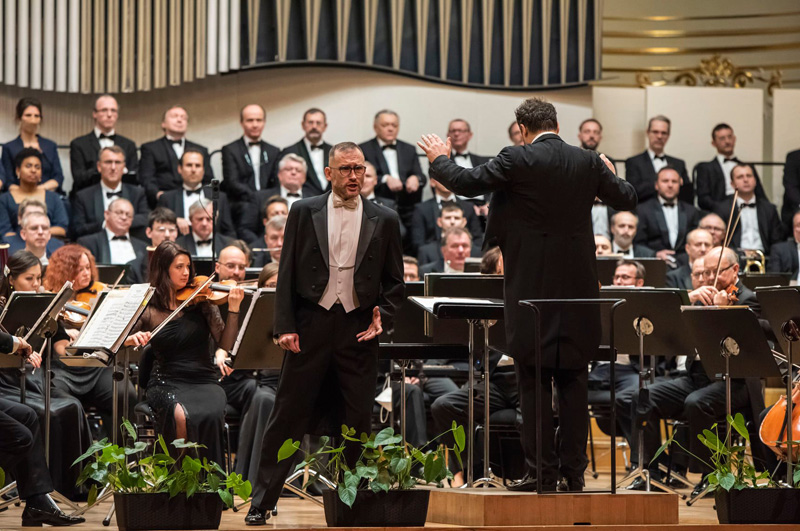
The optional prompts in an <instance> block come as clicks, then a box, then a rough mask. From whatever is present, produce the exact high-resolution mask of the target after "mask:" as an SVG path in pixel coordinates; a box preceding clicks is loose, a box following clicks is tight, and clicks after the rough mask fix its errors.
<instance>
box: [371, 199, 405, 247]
mask: <svg viewBox="0 0 800 531" xmlns="http://www.w3.org/2000/svg"><path fill="white" fill-rule="evenodd" d="M366 201H372V202H373V203H375V204H376V205H380V206H382V207H386V208H388V209H389V210H393V211H394V212H395V213H397V201H395V200H394V199H389V198H388V197H378V196H376V195H373V197H372V199H367V200H366ZM407 233H408V230H407V229H406V226H405V225H404V224H402V223H401V224H400V238H401V239H402V240H403V241H405V240H406V234H407Z"/></svg>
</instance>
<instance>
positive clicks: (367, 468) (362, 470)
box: [356, 462, 378, 479]
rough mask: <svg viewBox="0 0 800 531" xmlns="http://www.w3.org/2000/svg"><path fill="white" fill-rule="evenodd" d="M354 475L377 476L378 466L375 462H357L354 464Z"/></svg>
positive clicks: (373, 477)
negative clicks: (368, 463) (369, 463)
mask: <svg viewBox="0 0 800 531" xmlns="http://www.w3.org/2000/svg"><path fill="white" fill-rule="evenodd" d="M356 475H358V477H360V478H364V479H375V478H376V477H378V467H377V466H375V464H372V465H365V464H363V463H361V462H359V463H357V464H356Z"/></svg>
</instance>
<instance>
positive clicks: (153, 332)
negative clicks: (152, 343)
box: [150, 273, 217, 339]
mask: <svg viewBox="0 0 800 531" xmlns="http://www.w3.org/2000/svg"><path fill="white" fill-rule="evenodd" d="M215 276H217V274H216V273H211V276H210V277H208V280H206V281H205V282H203V284H202V285H201V286H199V287H198V288H197V289H195V290H194V291H193V292H192V294H191V295H189V297H187V298H186V300H185V301H183V302H182V303H180V305H178V307H177V308H175V309H174V310H173V311H172V313H171V314H169V315H168V316H167V318H166V319H164V320H163V321H162V322H161V324H160V325H158V326H157V327H156V328H155V330H153V331H152V332H151V333H150V339H152V338H153V336H155V335H156V334H157V333H159V332H160V331H161V329H162V328H164V327H165V326H167V324H169V322H170V321H172V319H174V318H175V316H176V315H178V313H180V311H181V310H183V309H184V308H185V307H186V305H187V304H189V303H190V302H191V300H192V299H194V298H195V296H196V295H197V294H198V293H200V292H201V291H203V290H204V289H206V288H207V287H208V286H210V285H211V283H212V282H213V281H214V277H215Z"/></svg>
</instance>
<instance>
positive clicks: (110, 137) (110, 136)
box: [97, 133, 117, 140]
mask: <svg viewBox="0 0 800 531" xmlns="http://www.w3.org/2000/svg"><path fill="white" fill-rule="evenodd" d="M97 138H98V139H103V138H107V139H109V140H115V139H116V138H117V135H106V134H104V133H100V136H98V137H97Z"/></svg>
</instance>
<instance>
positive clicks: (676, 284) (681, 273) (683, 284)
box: [666, 264, 694, 291]
mask: <svg viewBox="0 0 800 531" xmlns="http://www.w3.org/2000/svg"><path fill="white" fill-rule="evenodd" d="M666 285H667V287H668V288H679V289H688V290H690V291H691V290H693V289H694V287H693V286H692V270H691V268H690V267H689V266H688V265H687V264H683V265H682V266H680V267H676V268H675V269H671V270H669V271H667V280H666Z"/></svg>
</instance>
